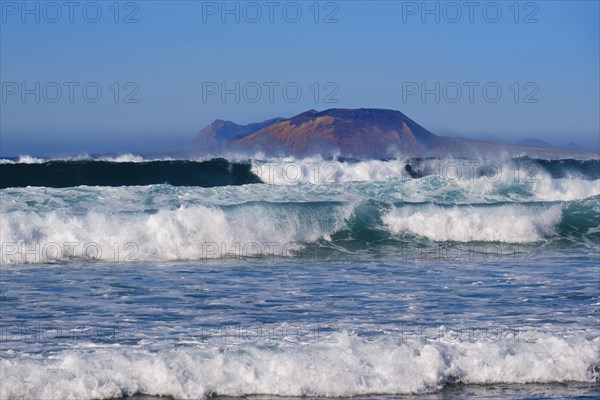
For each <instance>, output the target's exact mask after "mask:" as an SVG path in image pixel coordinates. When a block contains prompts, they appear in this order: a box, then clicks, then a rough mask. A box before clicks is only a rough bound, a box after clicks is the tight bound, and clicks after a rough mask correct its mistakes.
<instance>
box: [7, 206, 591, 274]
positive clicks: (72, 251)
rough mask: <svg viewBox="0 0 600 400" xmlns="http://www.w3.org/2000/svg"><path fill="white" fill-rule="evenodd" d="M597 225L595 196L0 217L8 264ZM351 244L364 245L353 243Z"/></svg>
mask: <svg viewBox="0 0 600 400" xmlns="http://www.w3.org/2000/svg"><path fill="white" fill-rule="evenodd" d="M599 221H600V209H598V198H597V197H594V198H590V199H586V200H582V201H577V202H571V203H556V202H555V203H537V202H534V203H527V204H523V203H519V204H511V203H505V204H479V205H476V204H475V205H474V204H471V205H462V206H459V205H435V204H430V203H420V204H415V203H402V202H394V203H390V202H382V201H374V200H366V201H361V202H357V203H344V202H302V203H289V202H284V203H273V202H265V201H258V202H247V203H241V204H235V205H225V206H212V207H207V206H202V205H194V206H180V207H178V208H175V209H147V210H145V211H122V212H100V211H91V210H85V211H80V212H79V213H73V212H72V211H67V210H65V209H59V210H52V211H49V212H32V211H23V210H18V211H10V212H3V213H2V214H1V227H0V234H1V235H0V236H1V237H2V258H3V262H7V263H24V262H25V263H44V262H52V261H56V262H66V261H78V260H80V259H81V258H82V257H83V258H85V256H86V255H87V256H89V257H90V258H91V259H93V260H102V261H106V262H111V261H112V262H118V261H161V262H167V261H177V260H206V259H211V258H223V257H227V256H228V255H238V256H239V255H243V256H246V257H265V256H268V255H274V256H280V257H293V256H296V255H297V254H296V253H297V252H298V251H300V250H302V249H304V248H306V247H307V246H311V245H324V246H329V247H331V246H333V247H336V248H343V249H345V250H347V251H354V250H356V249H358V248H360V247H361V246H362V247H364V246H367V247H368V248H377V247H378V246H379V245H380V243H381V242H382V241H384V242H386V243H387V244H390V243H391V244H392V249H393V248H394V247H398V246H400V245H401V244H407V243H408V244H409V245H411V244H413V245H416V244H419V243H423V242H457V243H472V242H494V243H533V242H557V243H558V242H560V241H561V240H568V241H569V243H568V245H569V246H574V245H576V244H578V243H579V244H582V245H586V243H587V244H591V245H593V244H594V243H596V244H597V243H599V242H600V228H599V226H600V224H599ZM353 241H359V242H360V243H362V245H361V246H359V247H358V248H356V247H352V246H354V244H352V243H353ZM67 243H75V244H77V246H78V247H77V248H69V247H68V246H67V245H66V244H67ZM349 243H350V244H349ZM394 243H395V245H394ZM90 244H92V245H93V246H92V248H89V246H90ZM348 245H349V246H350V247H347V246H348ZM48 246H49V247H48ZM86 246H87V247H88V249H87V250H85V248H86ZM115 246H117V247H119V246H120V247H121V248H123V247H124V246H126V247H127V248H128V250H129V252H128V253H127V254H129V255H130V257H129V258H127V259H123V258H122V256H121V257H120V258H115V257H116V256H117V255H118V254H117V253H118V251H117V250H115ZM85 251H87V253H85ZM82 252H83V253H82ZM90 252H91V253H90Z"/></svg>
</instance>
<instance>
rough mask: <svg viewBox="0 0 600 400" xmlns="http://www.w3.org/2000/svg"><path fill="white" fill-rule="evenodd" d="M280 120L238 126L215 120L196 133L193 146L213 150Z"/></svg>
mask: <svg viewBox="0 0 600 400" xmlns="http://www.w3.org/2000/svg"><path fill="white" fill-rule="evenodd" d="M280 120H282V118H273V119H269V120H267V121H263V122H255V123H251V124H248V125H239V124H236V123H235V122H232V121H227V120H223V119H215V120H214V121H213V123H212V124H210V125H209V126H207V127H206V128H204V129H202V130H201V131H200V132H198V134H197V135H196V139H195V140H194V144H193V146H194V147H196V148H202V149H210V148H214V147H215V146H218V145H220V144H223V143H225V142H228V141H230V140H237V139H241V138H243V137H245V136H247V135H250V134H252V133H254V132H257V131H259V130H261V129H263V128H265V127H267V126H270V125H272V124H274V123H277V122H279V121H280Z"/></svg>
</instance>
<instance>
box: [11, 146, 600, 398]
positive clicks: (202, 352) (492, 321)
mask: <svg viewBox="0 0 600 400" xmlns="http://www.w3.org/2000/svg"><path fill="white" fill-rule="evenodd" d="M0 179H1V181H0V208H1V210H0V211H1V213H0V240H1V244H2V254H1V256H2V259H1V265H0V281H1V285H0V286H1V289H0V301H1V308H0V398H1V399H6V400H8V399H36V400H37V399H44V400H45V399H113V398H116V399H120V398H125V397H132V398H133V399H137V400H147V399H155V398H157V397H163V396H164V397H166V398H171V399H205V398H207V397H212V396H220V397H222V398H239V397H248V398H251V399H274V398H277V399H281V398H297V397H306V398H315V397H338V398H345V397H355V396H360V398H361V399H392V398H405V397H406V398H411V399H412V398H414V399H462V398H500V399H508V398H523V399H525V398H577V399H595V398H598V396H600V387H599V382H600V325H599V324H600V202H599V200H600V160H598V159H592V160H560V159H555V160H542V159H532V158H527V157H520V158H509V157H504V158H501V157H500V156H499V157H498V159H495V160H490V159H487V160H483V159H403V160H402V159H385V160H352V159H334V160H322V159H316V158H315V159H294V158H279V159H274V158H270V159H267V158H264V157H262V158H261V157H255V158H252V159H244V158H234V157H231V158H230V159H227V160H226V159H203V160H195V161H191V160H187V161H186V160H166V159H160V160H159V159H157V160H148V159H143V158H141V157H139V156H132V155H123V156H119V157H112V158H111V157H105V158H101V157H100V158H93V157H89V156H85V157H80V158H74V159H61V160H48V159H37V158H34V157H21V158H17V159H4V160H2V161H0Z"/></svg>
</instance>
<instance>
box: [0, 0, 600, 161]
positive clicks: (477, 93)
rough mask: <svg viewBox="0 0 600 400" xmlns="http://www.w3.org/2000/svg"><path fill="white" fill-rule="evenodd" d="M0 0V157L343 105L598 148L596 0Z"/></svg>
mask: <svg viewBox="0 0 600 400" xmlns="http://www.w3.org/2000/svg"><path fill="white" fill-rule="evenodd" d="M0 4H1V11H2V15H1V18H2V19H1V28H0V45H1V49H0V74H1V79H0V80H1V82H2V88H1V89H2V93H1V96H2V99H1V103H0V106H1V116H0V117H1V118H0V129H1V138H0V145H1V146H0V153H1V155H2V156H15V155H21V154H30V155H68V154H77V153H84V152H86V153H101V152H118V153H120V152H137V151H140V152H144V151H159V150H167V149H179V148H183V147H185V146H187V145H188V144H189V143H190V142H191V141H192V140H193V137H194V135H195V133H196V132H197V131H198V130H200V129H202V128H203V127H205V126H206V125H208V124H209V123H211V122H212V121H213V120H214V119H217V118H219V119H228V120H232V121H234V122H238V123H249V122H255V121H261V120H264V119H269V118H272V117H276V116H282V117H289V116H292V115H295V114H298V113H300V112H303V111H305V110H307V109H312V108H314V109H317V110H323V109H327V108H333V107H338V108H359V107H377V108H389V109H397V110H400V111H402V112H403V113H404V114H406V115H408V116H409V117H411V118H412V119H414V120H415V121H416V122H418V123H419V124H421V125H423V126H424V127H425V128H427V129H429V130H431V131H432V132H434V133H436V134H440V135H453V136H464V137H478V138H483V139H492V140H500V141H505V142H515V141H518V140H520V139H523V138H529V137H533V138H540V139H543V140H546V141H548V142H550V143H551V144H556V145H560V144H564V143H568V142H571V141H574V142H577V143H579V144H581V145H584V146H586V147H592V146H593V147H598V142H599V132H600V126H599V124H600V116H599V112H600V111H599V110H600V94H599V90H600V81H599V79H600V77H599V75H600V66H599V52H600V44H599V40H600V39H599V37H600V29H599V21H600V9H599V2H598V1H564V2H563V1H536V2H531V1H529V2H527V1H524V2H518V3H517V2H514V1H507V2H500V1H498V2H487V1H484V2H478V1H473V2H468V1H457V2H435V1H430V2H422V1H417V2H412V1H337V2H331V1H323V2H318V3H316V4H315V1H296V2H293V1H292V2H288V1H282V2H279V1H257V2H242V1H238V2H236V1H232V2H222V1H218V2H202V1H198V2H194V1H138V2H127V1H124V2H118V3H116V2H115V1H97V2H87V1H73V2H64V1H62V0H61V1H57V2H52V1H50V2H41V1H33V2H20V1H19V2H14V1H1V2H0ZM298 90H300V91H301V93H300V92H298ZM99 91H100V92H99ZM99 93H100V94H99Z"/></svg>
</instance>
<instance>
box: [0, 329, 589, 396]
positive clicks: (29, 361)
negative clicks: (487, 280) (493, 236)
mask: <svg viewBox="0 0 600 400" xmlns="http://www.w3.org/2000/svg"><path fill="white" fill-rule="evenodd" d="M453 342H454V343H453ZM599 362H600V354H599V352H598V338H595V339H586V338H584V337H581V336H576V337H570V338H561V337H558V336H553V335H551V334H541V333H540V334H539V336H538V337H536V338H534V340H531V341H529V340H521V339H517V340H515V338H514V337H513V338H502V339H499V340H477V341H469V340H467V341H454V340H453V341H432V342H431V341H430V342H422V341H418V340H399V339H395V340H394V339H390V338H380V339H378V340H369V341H366V340H364V339H362V338H360V337H357V336H354V335H351V334H348V333H347V332H340V333H336V334H334V335H332V336H330V337H328V338H327V340H322V341H320V342H319V343H309V344H305V345H302V346H298V345H296V346H292V345H287V346H286V345H283V344H282V345H276V346H275V345H274V346H264V345H247V346H240V347H237V346H232V347H226V346H219V347H212V348H211V347H208V348H202V347H201V346H198V347H178V348H176V349H164V350H160V351H158V352H150V351H147V350H141V349H99V350H93V351H87V352H71V351H64V352H61V353H58V354H55V355H53V356H52V357H47V358H42V357H39V356H28V357H27V356H22V357H19V358H17V359H3V360H1V361H0V366H1V368H0V376H1V379H2V386H1V389H0V390H1V391H0V396H1V397H2V398H3V399H17V398H24V397H27V398H40V399H58V398H60V399H79V398H95V399H108V398H121V397H124V396H132V395H135V394H145V395H154V396H169V397H172V398H175V399H198V398H207V397H211V396H215V395H222V396H236V397H241V396H246V395H256V394H260V395H274V396H298V397H299V396H302V397H304V396H325V397H342V396H358V395H374V394H378V395H381V394H410V393H430V392H435V391H438V390H441V389H442V388H443V387H445V386H446V385H449V384H455V383H464V384H476V385H489V384H498V383H556V382H594V381H597V379H598V364H599ZM233 376H235V377H236V379H231V377H233ZM74 378H76V379H74ZM23 382H28V384H27V385H23Z"/></svg>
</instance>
